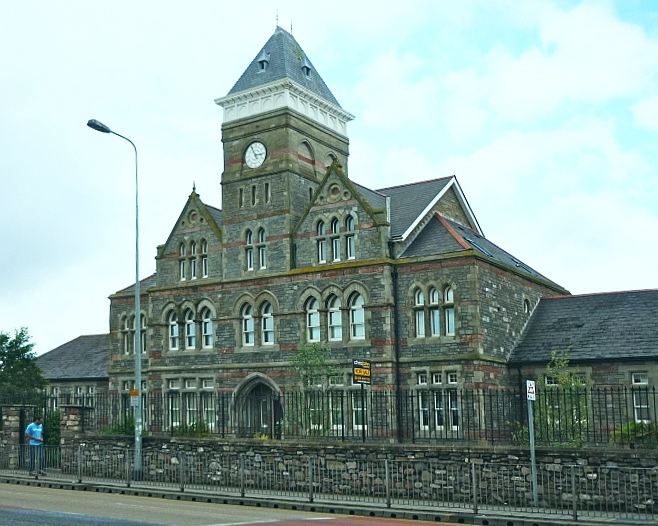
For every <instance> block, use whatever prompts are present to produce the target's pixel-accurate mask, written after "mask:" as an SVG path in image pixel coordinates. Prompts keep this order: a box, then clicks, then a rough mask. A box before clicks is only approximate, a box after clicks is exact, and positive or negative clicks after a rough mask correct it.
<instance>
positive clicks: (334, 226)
mask: <svg viewBox="0 0 658 526" xmlns="http://www.w3.org/2000/svg"><path fill="white" fill-rule="evenodd" d="M331 233H332V234H339V233H340V224H339V223H338V219H336V218H335V217H334V218H333V219H332V220H331Z"/></svg>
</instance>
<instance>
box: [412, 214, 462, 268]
mask: <svg viewBox="0 0 658 526" xmlns="http://www.w3.org/2000/svg"><path fill="white" fill-rule="evenodd" d="M444 219H445V218H444ZM463 250H466V248H465V247H464V246H463V245H462V244H461V243H459V241H457V239H456V238H455V236H454V235H453V234H452V233H451V232H449V231H448V229H447V228H446V227H445V225H444V224H443V223H442V222H441V221H440V220H439V218H438V217H436V216H434V217H432V218H431V219H430V220H429V222H428V223H427V224H426V225H425V226H424V227H423V229H422V230H421V231H420V233H419V234H418V235H417V236H416V239H414V240H413V242H412V243H411V245H409V246H408V247H407V249H406V250H405V251H404V252H403V253H402V254H401V255H400V257H403V258H407V257H418V256H435V255H439V254H448V253H450V252H460V251H463Z"/></svg>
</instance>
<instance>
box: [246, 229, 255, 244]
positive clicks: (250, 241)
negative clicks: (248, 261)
mask: <svg viewBox="0 0 658 526" xmlns="http://www.w3.org/2000/svg"><path fill="white" fill-rule="evenodd" d="M244 240H245V243H247V245H253V244H254V235H253V234H252V233H251V230H247V231H246V232H245V234H244Z"/></svg>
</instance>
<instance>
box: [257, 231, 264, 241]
mask: <svg viewBox="0 0 658 526" xmlns="http://www.w3.org/2000/svg"><path fill="white" fill-rule="evenodd" d="M258 242H259V243H265V230H264V229H262V228H261V229H259V230H258Z"/></svg>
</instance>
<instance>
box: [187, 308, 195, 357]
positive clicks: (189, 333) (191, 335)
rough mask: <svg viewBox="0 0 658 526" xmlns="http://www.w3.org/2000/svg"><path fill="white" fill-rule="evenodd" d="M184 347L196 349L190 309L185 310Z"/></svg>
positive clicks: (192, 313) (192, 317)
mask: <svg viewBox="0 0 658 526" xmlns="http://www.w3.org/2000/svg"><path fill="white" fill-rule="evenodd" d="M185 348H186V349H196V325H195V323H194V312H192V309H188V310H186V311H185Z"/></svg>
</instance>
